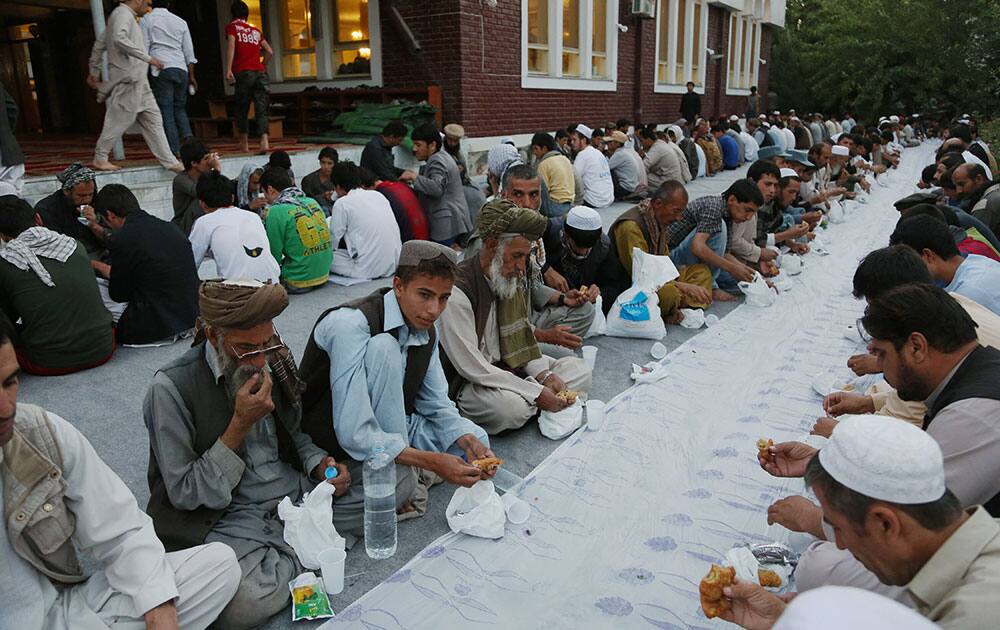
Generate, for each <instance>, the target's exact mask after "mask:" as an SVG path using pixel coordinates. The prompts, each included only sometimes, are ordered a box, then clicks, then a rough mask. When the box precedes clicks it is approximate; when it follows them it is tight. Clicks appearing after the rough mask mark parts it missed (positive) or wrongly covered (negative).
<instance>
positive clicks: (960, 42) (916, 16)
mask: <svg viewBox="0 0 1000 630" xmlns="http://www.w3.org/2000/svg"><path fill="white" fill-rule="evenodd" d="M998 26H1000V2H997V0H788V4H787V14H786V26H785V29H784V30H782V31H779V32H778V33H777V34H776V37H775V43H774V48H773V49H772V54H771V57H772V63H773V64H774V65H773V70H772V71H771V83H770V87H771V89H772V90H773V91H775V92H776V93H777V94H778V96H779V100H780V106H781V107H782V108H783V109H784V108H789V107H794V108H796V109H798V110H799V111H819V112H823V113H825V114H828V115H829V114H834V113H837V114H839V113H841V112H843V111H851V112H853V113H855V114H856V115H860V116H862V117H863V118H865V119H868V120H871V119H872V118H873V117H877V116H879V115H883V114H888V113H898V112H906V113H910V112H924V113H928V114H935V115H946V116H953V115H955V114H956V113H970V114H976V115H979V116H982V117H987V118H989V117H994V116H997V115H998V114H1000V105H998V100H997V99H998V96H1000V28H998ZM959 110H961V111H959Z"/></svg>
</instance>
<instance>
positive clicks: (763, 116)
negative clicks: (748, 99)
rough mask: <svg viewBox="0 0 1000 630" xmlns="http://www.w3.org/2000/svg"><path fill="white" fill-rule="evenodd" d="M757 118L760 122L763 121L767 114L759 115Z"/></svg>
mask: <svg viewBox="0 0 1000 630" xmlns="http://www.w3.org/2000/svg"><path fill="white" fill-rule="evenodd" d="M757 118H760V119H761V120H764V119H766V118H767V114H761V115H760V116H757Z"/></svg>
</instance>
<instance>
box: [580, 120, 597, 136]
mask: <svg viewBox="0 0 1000 630" xmlns="http://www.w3.org/2000/svg"><path fill="white" fill-rule="evenodd" d="M576 130H577V132H578V133H580V134H581V135H583V136H584V137H585V138H593V137H594V130H593V129H591V128H590V127H588V126H587V125H585V124H583V123H580V124H579V125H577V126H576Z"/></svg>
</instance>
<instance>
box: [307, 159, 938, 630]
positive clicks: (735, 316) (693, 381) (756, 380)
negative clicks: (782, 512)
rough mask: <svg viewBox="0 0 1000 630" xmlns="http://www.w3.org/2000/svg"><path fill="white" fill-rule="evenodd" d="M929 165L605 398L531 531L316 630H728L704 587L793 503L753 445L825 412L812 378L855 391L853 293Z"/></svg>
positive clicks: (554, 459)
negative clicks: (772, 298)
mask: <svg viewBox="0 0 1000 630" xmlns="http://www.w3.org/2000/svg"><path fill="white" fill-rule="evenodd" d="M931 159H932V158H931V148H930V147H928V146H924V147H919V148H916V149H911V150H908V151H907V152H906V153H905V154H904V156H903V162H902V166H901V167H900V169H899V171H898V172H894V173H893V174H892V175H891V176H890V178H889V182H888V185H887V186H886V187H882V186H880V185H877V184H876V185H875V186H873V188H872V195H871V200H870V203H868V204H867V205H863V206H858V208H857V209H856V210H855V211H854V212H853V213H852V214H851V216H850V219H849V220H848V222H846V223H844V224H840V225H833V226H831V227H830V229H828V230H826V231H825V232H823V235H822V238H823V240H824V241H825V243H826V248H827V249H828V250H829V251H830V252H831V255H829V256H825V257H821V256H819V255H816V254H810V255H809V256H807V257H806V260H805V263H806V264H805V269H804V271H803V273H802V274H800V275H798V276H794V277H793V285H792V289H791V290H790V291H788V292H785V293H782V294H781V295H780V296H779V298H778V300H777V302H776V303H775V304H774V305H773V306H771V307H769V308H765V309H759V308H754V307H749V306H741V307H740V308H738V309H736V310H735V311H733V312H732V313H731V314H730V315H728V316H727V317H726V318H724V319H723V320H722V321H721V322H720V323H719V324H717V325H715V326H714V327H712V328H710V329H707V330H704V331H703V332H702V333H701V334H699V335H697V336H696V337H694V338H693V339H691V340H690V341H689V342H687V343H686V344H684V345H683V346H681V347H680V348H678V349H677V350H675V351H674V352H673V353H671V354H670V355H668V356H667V357H666V358H665V359H664V360H663V361H662V363H663V367H662V368H661V369H665V370H667V371H668V373H667V376H666V378H664V379H662V380H660V381H658V382H656V383H651V384H644V385H638V386H635V387H632V388H630V389H628V390H627V391H625V392H623V393H622V394H621V395H620V396H618V397H617V398H616V399H615V400H614V401H612V402H611V403H610V404H609V405H608V410H607V417H606V420H605V422H604V425H603V427H602V428H601V429H600V430H598V431H588V430H585V429H584V430H581V431H579V432H577V433H576V434H575V435H573V436H571V437H570V438H569V439H568V440H567V441H566V442H565V443H564V444H563V445H561V446H560V448H559V449H557V450H556V451H555V452H554V453H553V454H552V455H551V456H550V457H549V458H547V459H546V460H545V462H543V463H542V464H541V465H540V466H539V467H538V468H537V469H536V470H535V472H534V473H533V474H532V475H530V476H529V477H528V478H527V480H526V482H525V485H524V486H523V487H522V488H521V489H520V491H519V493H518V494H519V496H520V497H521V498H522V499H524V500H525V501H527V502H528V503H529V505H530V506H531V507H532V517H531V519H530V520H529V521H528V522H527V523H525V524H524V525H511V524H509V523H508V525H507V531H506V535H505V536H504V538H502V539H500V540H496V541H492V540H484V539H480V538H472V537H468V536H462V535H455V534H448V535H445V536H442V537H441V538H439V539H438V540H437V541H435V542H434V543H433V544H432V545H431V546H429V547H427V548H426V549H424V550H423V551H422V552H421V553H420V554H418V556H417V557H416V558H414V559H413V560H412V561H411V562H409V563H408V564H407V565H406V566H405V567H403V568H402V569H401V570H400V571H398V572H397V573H395V574H394V575H392V576H391V577H389V578H388V579H387V580H386V581H385V582H384V583H383V584H381V585H380V586H378V587H377V588H375V589H373V590H372V591H370V592H369V593H368V594H366V595H365V596H364V597H362V598H361V599H360V600H358V601H357V602H355V603H354V604H352V605H351V606H349V607H348V608H346V609H344V610H343V611H341V612H340V613H339V614H338V616H337V617H336V618H335V619H332V620H330V621H329V622H328V623H327V624H325V625H324V626H323V627H324V628H328V629H330V630H333V629H334V628H341V627H347V628H366V629H373V628H385V629H392V630H397V629H403V628H406V629H435V630H437V629H446V628H447V629H450V628H462V629H467V628H479V627H481V628H493V627H495V628H546V629H547V630H552V629H555V628H572V629H574V630H577V629H580V628H615V629H625V628H668V629H674V628H707V627H719V626H722V625H725V624H723V623H722V622H719V621H715V622H713V621H709V620H707V619H706V618H705V616H704V615H703V614H702V612H701V607H700V605H699V599H698V582H699V580H700V579H701V577H702V576H703V575H704V574H705V573H706V571H707V569H708V565H709V564H710V563H713V562H719V561H720V560H721V559H722V557H723V555H724V554H725V552H726V550H727V549H729V548H731V547H733V546H734V545H738V544H741V543H745V542H751V543H757V542H770V541H775V540H778V541H786V540H788V532H787V531H786V530H784V529H783V528H781V527H778V526H774V527H768V525H767V522H766V511H767V507H768V506H769V505H770V504H771V503H772V502H774V501H775V500H777V499H779V498H781V497H783V496H788V495H790V494H794V493H800V492H801V491H802V483H801V481H800V480H780V479H775V478H772V477H770V476H769V475H767V473H765V472H763V471H762V470H761V469H760V468H759V466H758V464H757V460H756V452H757V449H756V444H755V442H756V440H757V439H758V438H761V437H764V438H773V439H774V440H775V441H781V440H786V439H792V438H801V437H802V436H804V434H805V433H807V432H808V431H809V429H810V428H811V427H812V424H813V422H814V421H815V420H816V418H817V417H818V416H820V415H822V408H821V405H820V402H821V399H820V397H819V396H818V395H817V394H816V393H815V392H814V391H813V390H812V387H811V382H812V380H813V377H814V376H815V375H816V374H818V373H820V372H825V371H834V372H837V373H838V375H843V376H844V377H845V378H846V377H848V376H850V374H849V372H847V369H846V366H845V363H846V359H847V357H848V356H850V355H851V354H853V353H856V352H858V351H861V350H862V348H863V345H862V344H861V342H860V341H858V340H855V341H850V340H848V339H847V338H846V337H845V335H844V329H845V328H846V327H847V326H848V325H852V324H854V323H855V322H856V320H857V319H858V318H859V317H860V316H861V315H862V314H863V310H864V305H863V303H862V302H860V301H858V300H855V299H854V298H853V297H852V296H851V278H852V276H853V273H854V270H855V268H856V267H857V263H858V261H859V259H860V258H862V257H863V256H864V255H865V254H867V253H868V252H869V251H871V250H873V249H876V248H878V247H882V246H884V245H886V244H887V242H888V235H889V234H890V233H891V231H892V226H893V225H894V224H895V222H896V220H897V218H898V214H897V213H896V211H895V210H894V209H893V207H892V205H891V204H892V202H893V201H895V200H896V199H899V198H900V197H902V196H904V195H906V194H909V193H910V192H912V190H913V183H914V182H916V180H917V176H918V174H919V170H920V168H921V167H922V166H924V164H925V163H927V162H928V161H929V160H931ZM621 369H623V370H627V369H629V366H627V365H622V366H621ZM500 455H501V456H502V455H503V454H502V453H500Z"/></svg>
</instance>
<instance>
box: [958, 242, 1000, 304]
mask: <svg viewBox="0 0 1000 630" xmlns="http://www.w3.org/2000/svg"><path fill="white" fill-rule="evenodd" d="M945 291H948V292H949V293H958V294H959V295H964V296H965V297H967V298H969V299H970V300H974V301H976V302H979V303H980V304H982V305H983V306H985V307H986V308H988V309H990V310H991V311H993V312H994V313H996V314H997V315H1000V263H998V262H996V261H995V260H990V259H989V258H987V257H986V256H979V255H977V254H969V256H968V257H967V258H966V259H965V261H964V262H963V263H962V264H961V265H959V267H958V269H957V270H956V271H955V277H954V278H952V279H951V284H949V285H948V286H946V287H945Z"/></svg>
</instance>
